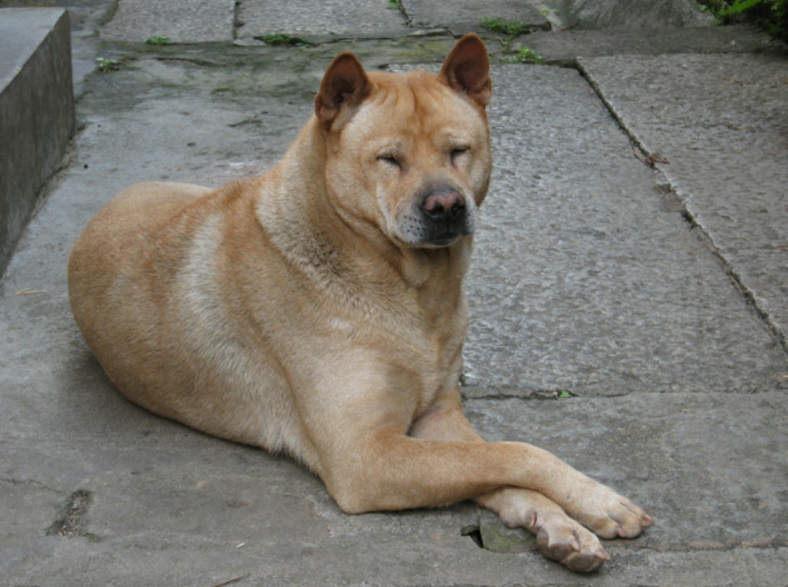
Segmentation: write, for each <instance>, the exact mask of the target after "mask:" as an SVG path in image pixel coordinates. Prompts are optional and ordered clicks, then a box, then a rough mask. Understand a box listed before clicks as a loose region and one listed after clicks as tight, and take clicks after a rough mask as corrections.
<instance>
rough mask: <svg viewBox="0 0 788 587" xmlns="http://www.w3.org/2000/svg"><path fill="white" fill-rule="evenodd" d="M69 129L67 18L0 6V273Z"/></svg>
mask: <svg viewBox="0 0 788 587" xmlns="http://www.w3.org/2000/svg"><path fill="white" fill-rule="evenodd" d="M73 128H74V98H73V90H72V79H71V34H70V30H69V19H68V13H67V12H66V11H65V10H63V9H62V8H2V9H0V137H2V140H0V275H1V274H2V273H3V270H4V269H5V267H6V264H7V263H8V260H9V258H10V256H11V253H12V252H13V250H14V247H15V245H16V243H17V240H18V239H19V237H20V235H21V234H22V231H23V230H24V227H25V224H26V223H27V221H28V219H29V218H30V216H31V214H32V213H33V209H34V208H35V206H36V202H37V201H38V196H39V192H40V190H41V188H42V186H43V185H44V183H45V182H46V181H47V180H48V179H49V178H50V176H51V175H52V174H53V173H54V172H55V171H56V170H57V169H58V168H59V167H60V164H61V160H62V158H63V155H64V153H65V151H66V147H67V146H68V141H69V138H70V137H71V132H72V130H73Z"/></svg>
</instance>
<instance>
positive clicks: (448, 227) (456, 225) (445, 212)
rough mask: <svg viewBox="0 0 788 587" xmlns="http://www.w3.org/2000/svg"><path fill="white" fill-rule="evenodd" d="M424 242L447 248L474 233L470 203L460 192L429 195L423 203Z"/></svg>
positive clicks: (449, 191) (421, 209)
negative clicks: (458, 239) (457, 240)
mask: <svg viewBox="0 0 788 587" xmlns="http://www.w3.org/2000/svg"><path fill="white" fill-rule="evenodd" d="M420 213H421V214H420V215H421V221H422V224H423V234H422V242H423V243H424V244H426V245H432V246H438V247H440V246H446V245H449V244H451V243H452V242H454V241H455V240H456V239H457V238H458V237H460V236H465V235H468V234H470V233H471V232H473V228H474V226H473V225H474V224H475V223H473V222H472V221H471V219H472V218H473V215H472V213H471V212H470V211H469V207H468V202H467V200H466V199H465V197H464V196H463V195H462V194H460V193H459V192H458V191H455V190H452V189H446V190H441V191H436V192H432V193H429V194H427V195H426V196H424V197H423V199H422V201H421V208H420Z"/></svg>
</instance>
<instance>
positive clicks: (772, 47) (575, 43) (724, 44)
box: [520, 25, 781, 66]
mask: <svg viewBox="0 0 788 587" xmlns="http://www.w3.org/2000/svg"><path fill="white" fill-rule="evenodd" d="M520 44H521V45H523V46H525V47H527V48H528V49H531V50H532V51H536V52H537V53H539V54H540V55H541V56H542V57H543V58H544V59H545V60H546V61H547V62H548V63H554V62H557V63H565V64H570V65H572V66H574V62H575V59H576V58H577V57H581V56H582V57H602V56H606V55H670V54H681V53H753V52H762V51H779V50H780V49H781V46H780V44H779V43H776V42H774V41H772V40H771V39H770V38H769V37H768V36H766V35H764V34H763V33H762V32H760V31H758V30H756V29H754V28H752V27H749V26H743V25H741V26H724V27H723V26H721V27H687V28H671V29H658V30H612V31H611V30H582V29H581V30H577V29H572V30H567V31H552V32H544V31H537V32H535V33H533V34H531V35H528V36H527V37H523V38H521V39H520Z"/></svg>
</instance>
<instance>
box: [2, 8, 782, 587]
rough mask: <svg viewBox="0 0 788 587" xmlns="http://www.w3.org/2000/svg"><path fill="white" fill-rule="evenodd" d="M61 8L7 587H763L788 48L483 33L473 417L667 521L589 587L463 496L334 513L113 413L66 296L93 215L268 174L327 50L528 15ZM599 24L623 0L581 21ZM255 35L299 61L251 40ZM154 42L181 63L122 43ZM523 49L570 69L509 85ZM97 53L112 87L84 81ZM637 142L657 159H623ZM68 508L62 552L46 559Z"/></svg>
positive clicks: (693, 38) (392, 57) (244, 467)
mask: <svg viewBox="0 0 788 587" xmlns="http://www.w3.org/2000/svg"><path fill="white" fill-rule="evenodd" d="M677 1H678V0H677ZM61 4H64V5H67V6H70V7H71V8H70V9H71V10H72V11H73V14H72V23H75V24H74V26H75V29H74V30H75V41H74V42H75V51H74V56H75V68H74V71H75V76H76V82H77V83H76V88H77V91H78V93H79V100H78V102H77V107H78V118H79V122H80V131H79V132H78V134H77V135H76V137H75V139H74V142H73V146H72V149H71V152H70V154H69V158H68V159H67V160H66V168H65V170H64V171H63V172H62V173H61V174H60V175H59V176H58V177H57V178H56V180H55V181H53V182H52V183H51V185H50V186H48V189H47V193H48V196H47V198H46V201H45V204H44V205H43V206H42V207H41V208H40V210H39V211H38V213H37V215H36V216H35V218H34V220H33V221H32V222H31V224H30V225H29V226H28V227H27V229H26V232H25V234H24V237H23V239H22V241H21V243H20V245H19V247H18V248H17V251H16V253H15V255H14V257H13V258H12V260H11V263H10V265H9V267H8V270H7V272H6V274H5V275H4V276H3V278H2V281H0V331H1V332H2V333H3V336H2V337H0V383H1V385H0V430H3V434H2V435H1V436H0V449H1V450H0V511H2V513H3V529H4V532H3V534H2V536H0V567H1V568H3V570H4V577H5V579H4V580H6V581H7V582H8V584H10V585H14V586H22V585H47V584H53V585H54V584H57V585H86V586H91V585H101V586H105V585H124V586H135V585H140V586H142V585H146V586H148V585H206V586H210V585H218V584H221V583H223V582H226V581H231V580H235V583H233V584H237V585H239V586H245V585H529V586H540V585H579V584H583V585H587V584H589V582H593V583H594V584H597V585H603V586H607V585H609V586H612V587H623V586H627V585H634V584H638V585H666V586H667V585H671V586H673V585H679V586H681V585H687V586H692V587H695V586H717V585H730V584H737V585H738V584H756V585H765V586H771V585H774V586H782V585H784V583H785V580H784V576H785V572H784V571H785V568H786V565H788V547H787V546H786V542H787V541H788V535H786V528H788V518H786V512H788V493H786V491H785V478H786V473H788V458H787V457H786V455H788V434H786V430H788V427H787V426H786V424H788V403H786V390H787V389H788V353H786V349H785V346H784V341H785V319H786V316H785V315H784V314H785V311H786V310H785V308H784V302H785V299H786V296H785V295H784V294H785V292H786V291H788V290H786V289H785V288H786V287H788V281H787V280H788V271H786V269H788V266H786V262H787V261H786V259H788V257H786V253H785V250H784V248H782V245H783V244H784V243H785V242H788V240H787V239H788V232H787V231H786V228H785V227H786V226H788V223H786V222H783V221H782V220H783V216H784V214H785V213H788V212H787V210H788V208H785V205H786V204H785V199H784V198H783V195H784V190H785V185H786V183H787V182H786V180H788V176H786V171H785V170H786V166H785V165H782V164H781V163H782V162H783V160H784V159H785V156H786V153H788V145H786V143H785V141H784V140H783V139H784V135H785V133H784V132H782V133H781V129H783V127H784V122H785V120H784V118H785V117H784V112H785V102H786V98H785V92H784V91H782V90H783V89H784V84H783V83H782V82H783V81H784V80H788V60H786V57H785V53H784V50H782V49H781V48H780V47H778V46H775V45H774V44H772V43H770V42H769V41H768V40H767V39H765V38H764V37H763V36H762V35H760V34H758V33H757V32H755V31H753V30H750V29H741V28H731V29H719V28H713V27H707V26H701V27H697V28H675V27H674V28H662V29H659V30H657V31H656V32H649V31H646V30H641V29H638V30H636V31H634V32H633V30H632V28H626V27H624V28H621V29H616V30H610V29H608V28H602V29H596V30H576V29H572V30H571V31H564V32H548V31H542V32H537V33H534V34H532V35H528V36H521V37H519V38H517V39H514V40H512V42H511V43H506V44H502V43H501V42H500V40H499V37H500V35H498V34H492V33H489V32H484V31H483V30H482V32H483V34H485V36H486V40H487V43H488V46H489V48H490V50H491V52H492V53H493V59H494V62H495V65H494V67H493V76H494V77H493V84H494V98H493V102H492V104H491V106H490V121H491V127H492V131H493V141H494V143H493V148H494V156H495V171H494V176H493V183H492V187H491V191H490V196H489V198H488V200H487V202H485V205H484V208H483V217H482V223H481V226H480V229H479V233H478V237H477V239H476V245H475V246H476V250H475V258H474V262H473V267H472V272H471V274H470V276H469V278H468V283H467V291H468V296H469V299H470V301H471V304H472V310H473V316H472V320H473V322H472V327H471V332H470V337H469V341H468V345H467V348H466V355H465V356H466V369H465V374H464V377H463V381H464V387H463V394H464V396H465V398H466V412H467V413H468V416H469V418H470V419H471V421H472V422H473V424H474V425H475V426H476V427H477V428H478V429H479V431H480V432H481V433H482V434H483V435H484V436H485V437H486V438H488V439H490V440H524V441H529V442H533V443H534V444H537V445H539V446H542V447H544V448H546V449H549V450H551V451H553V452H555V453H556V454H558V455H559V456H561V457H562V458H564V459H566V460H567V461H569V462H570V463H571V464H573V465H575V466H577V467H578V468H580V469H581V470H583V471H584V472H587V473H589V474H591V475H592V476H594V477H595V478H597V479H599V480H600V481H603V482H605V483H608V484H610V485H612V486H613V487H615V488H616V489H618V490H620V491H622V492H624V493H625V494H627V495H628V496H630V497H632V498H633V499H634V500H635V501H636V502H638V503H641V504H642V505H644V506H645V507H646V508H647V509H648V510H649V511H650V512H651V513H652V514H653V515H654V517H655V518H656V519H657V523H656V524H655V525H654V526H653V527H652V528H649V529H648V531H647V532H646V533H645V534H644V535H643V536H642V537H640V538H639V539H637V540H635V541H612V542H609V543H608V544H606V548H607V549H608V550H609V551H610V553H611V554H612V556H613V560H612V561H611V562H610V563H609V564H608V565H606V566H605V568H604V570H603V571H602V572H601V573H599V574H598V575H596V576H593V577H581V576H576V575H573V574H572V573H571V572H569V571H566V570H565V569H563V568H561V567H559V566H558V565H555V564H554V563H551V562H550V561H547V560H545V559H544V558H543V557H541V556H540V555H538V554H537V553H535V552H533V549H532V543H531V542H529V541H528V540H527V539H525V540H524V538H526V537H525V536H524V535H523V534H522V533H520V532H514V533H511V532H506V531H504V529H503V528H502V526H501V525H500V523H499V522H497V520H496V519H495V518H493V517H491V516H489V515H487V514H485V513H483V512H482V513H480V512H479V510H478V509H477V508H476V507H475V506H473V505H472V504H468V503H462V504H456V505H454V506H451V507H448V508H443V509H439V510H427V511H424V510H419V511H409V512H400V513H386V514H368V515H364V516H353V517H351V516H347V515H345V514H343V513H341V512H340V511H339V510H338V508H337V507H336V505H335V504H334V503H333V502H332V501H331V499H330V498H329V497H328V495H327V494H326V492H325V489H324V488H323V486H322V484H321V483H320V482H319V481H318V480H317V479H316V478H314V477H313V476H311V475H310V474H309V473H307V472H305V471H304V470H303V469H301V468H300V467H299V466H298V465H296V464H295V463H293V462H291V461H289V460H287V459H282V458H277V457H272V456H270V455H267V454H265V453H263V452H261V451H259V450H255V449H252V448H249V447H244V446H239V445H235V444H231V443H227V442H223V441H220V440H217V439H214V438H210V437H207V436H204V435H201V434H199V433H196V432H194V431H191V430H189V429H186V428H184V427H183V426H180V425H178V424H175V423H173V422H169V421H166V420H162V419H160V418H157V417H155V416H152V415H151V414H149V413H147V412H145V411H144V410H141V409H139V408H137V407H135V406H133V405H131V404H130V403H129V402H127V401H126V400H125V399H123V398H122V397H121V396H120V395H119V394H118V393H117V392H116V391H115V390H114V389H113V388H112V386H111V385H110V383H109V382H108V381H107V379H106V377H105V376H104V375H103V374H102V372H101V371H100V369H99V368H98V366H97V365H96V362H95V360H93V359H92V357H91V356H90V353H89V351H88V350H87V349H86V347H85V345H84V343H83V341H82V339H81V337H80V335H79V332H78V330H77V328H76V326H75V325H74V323H73V319H72V318H71V315H70V310H69V307H68V300H67V295H66V278H65V262H66V259H67V256H68V252H69V250H70V247H71V245H72V243H73V242H74V240H75V239H76V237H77V235H78V234H79V232H80V231H81V230H82V228H83V227H84V225H85V223H86V222H87V220H88V219H89V218H90V217H91V216H92V215H93V214H95V212H96V211H98V209H99V208H100V207H101V206H102V205H103V204H104V203H105V202H106V201H108V199H109V198H111V197H112V195H114V194H115V193H117V192H118V191H119V190H120V189H122V188H123V187H126V186H127V185H129V184H131V183H133V182H135V181H139V180H143V179H170V180H183V181H192V182H197V183H203V184H205V185H212V186H218V185H220V184H221V183H223V182H225V181H227V180H229V179H233V178H237V177H243V176H246V175H251V174H257V173H261V172H263V171H265V170H266V169H269V168H270V167H271V166H272V165H273V164H274V163H275V162H276V161H277V160H278V158H279V157H280V156H281V154H282V153H283V151H284V149H285V148H286V147H287V145H288V144H289V143H290V141H291V140H292V139H293V137H294V136H295V134H296V133H297V132H298V130H299V129H300V127H301V125H302V124H303V122H304V121H305V120H306V119H307V117H308V116H309V114H310V113H311V111H312V108H313V105H312V104H313V103H312V99H313V96H314V92H315V89H316V88H317V85H318V84H319V81H320V78H321V76H322V73H323V71H324V69H325V67H326V65H327V64H328V63H329V61H330V59H331V58H332V57H333V56H334V55H335V54H336V53H338V52H339V51H341V50H344V49H350V50H353V51H354V52H356V54H357V55H359V57H360V58H361V59H362V61H363V62H364V64H365V66H366V67H368V68H370V69H372V68H386V69H390V70H396V69H402V68H409V67H414V66H415V65H414V64H419V65H418V66H419V67H421V68H436V67H438V66H439V63H440V61H441V60H442V59H443V57H445V55H446V53H447V51H448V50H449V49H450V48H451V46H452V45H453V43H454V41H455V39H454V38H453V37H452V36H450V35H447V34H445V33H446V31H451V32H452V33H453V34H460V33H461V32H464V30H466V29H464V28H463V27H467V30H473V29H474V28H475V27H478V25H479V22H478V19H479V18H481V17H493V16H501V17H506V18H513V17H514V16H517V15H514V16H510V14H509V13H507V12H505V10H508V9H521V10H524V11H530V12H529V14H540V15H541V14H542V13H541V12H540V10H542V9H544V8H545V4H547V3H545V4H541V3H537V2H533V3H531V2H521V3H511V2H509V3H507V2H500V3H498V4H495V5H492V4H490V5H487V4H485V6H483V7H479V6H478V5H477V6H474V3H470V2H461V3H458V5H457V7H456V9H455V10H453V11H452V12H453V14H449V15H446V14H445V13H443V12H441V11H439V10H438V8H440V7H441V6H440V4H439V3H431V2H421V1H419V2H417V1H416V0H411V1H410V2H408V1H404V2H403V4H404V8H405V12H406V15H407V16H408V17H409V18H410V20H411V24H410V25H408V24H406V19H405V18H404V16H403V14H402V13H400V12H399V11H397V10H390V9H388V8H386V5H387V4H388V3H387V2H385V1H381V2H380V3H379V4H380V5H379V6H378V5H376V4H374V3H372V2H365V3H358V4H357V5H353V10H352V11H350V12H348V11H347V5H348V3H333V2H311V1H309V0H302V1H299V2H288V3H286V4H285V3H282V4H281V5H279V6H277V7H274V4H273V3H266V2H261V1H257V0H242V1H241V2H239V3H234V2H229V3H228V2H225V1H223V0H217V1H216V2H214V1H211V2H201V3H199V6H198V3H195V2H191V1H188V0H186V1H181V0H179V1H178V2H177V3H176V2H170V3H167V5H166V6H165V5H164V4H163V3H159V2H152V1H151V0H148V1H147V2H145V1H143V0H120V1H119V2H118V3H117V10H114V9H115V4H116V3H114V2H110V1H103V0H89V1H87V0H85V1H77V0H74V1H73V2H69V1H67V0H64V1H63V2H61ZM581 4H582V6H581ZM603 4H604V5H605V6H610V5H612V4H615V2H613V1H612V0H611V3H607V4H606V3H598V4H597V5H596V6H598V7H600V8H598V10H600V11H602V12H599V13H598V14H597V16H594V17H593V18H592V17H591V16H589V17H588V22H589V23H591V22H594V19H595V18H597V17H598V18H599V19H601V18H602V17H603V16H604V15H605V13H604V11H603V10H602V7H603ZM679 4H681V6H680V9H681V10H683V9H684V8H685V7H686V3H684V2H679ZM632 5H633V6H635V3H633V4H632ZM492 6H494V7H495V10H496V11H499V12H496V13H495V14H491V13H490V11H491V10H492V8H491V7H492ZM507 6H508V7H509V8H506V7H507ZM575 6H581V7H582V8H583V10H590V9H591V8H592V7H593V6H595V5H594V4H592V3H585V4H583V3H578V2H575ZM343 7H344V8H343ZM444 8H445V7H444ZM474 10H475V11H474ZM168 11H169V12H168ZM274 11H278V12H274ZM288 11H289V12H288ZM348 14H351V15H352V18H351V17H350V16H348ZM74 16H76V18H74ZM552 16H553V20H555V17H554V15H552ZM109 17H112V18H111V19H110V20H108V21H107V19H108V18H109ZM176 17H177V18H176ZM534 18H536V17H534ZM650 18H651V20H650V21H649V22H650V23H651V24H654V20H653V18H654V17H653V16H652V17H650ZM146 19H147V20H146ZM540 22H541V21H540ZM544 22H547V20H546V19H545V21H544ZM633 22H634V21H633ZM570 24H571V23H570ZM587 24H588V23H587ZM661 24H662V26H669V25H670V26H673V25H672V24H671V23H670V22H662V23H661ZM673 24H675V23H673ZM685 24H686V23H685ZM697 24H698V23H697V22H693V26H694V25H697ZM553 26H554V28H560V26H565V25H563V24H562V23H561V22H557V24H554V25H553ZM168 27H169V28H168ZM342 27H344V28H342ZM580 28H582V27H578V29H580ZM275 32H279V33H284V34H288V35H291V36H302V37H304V38H307V39H308V40H311V41H312V42H313V43H316V45H315V46H311V47H272V46H268V45H264V44H262V42H261V41H260V40H259V39H258V38H257V37H261V38H262V37H263V36H264V35H266V34H270V33H275ZM427 33H429V34H427ZM153 35H159V36H167V37H170V39H171V41H173V42H174V43H173V44H170V45H166V46H161V47H156V46H148V45H144V44H143V41H144V40H145V39H147V38H150V37H151V36H153ZM504 40H505V41H506V39H504ZM734 41H735V44H732V43H733V42H734ZM519 46H527V47H531V48H534V49H536V50H538V51H539V52H540V53H542V55H543V56H544V57H545V59H546V60H547V62H548V63H553V64H562V65H570V66H571V67H570V68H566V67H551V66H548V67H537V66H532V65H523V64H509V63H505V62H504V59H505V58H507V57H510V51H511V50H512V49H514V50H516V49H517V48H518V47H519ZM507 47H508V48H507ZM97 56H103V57H110V58H113V59H117V60H118V61H122V64H121V66H120V67H119V68H118V69H117V70H115V71H111V72H109V73H104V74H101V73H97V72H96V73H89V74H88V73H87V71H86V70H87V67H86V64H88V63H90V62H91V61H92V59H93V58H94V57H97ZM77 60H78V61H79V62H80V64H81V65H80V66H77V65H76V61H77ZM783 130H784V129H783ZM632 138H634V139H635V140H636V141H637V143H638V144H639V145H640V146H641V147H642V149H643V150H644V151H646V153H653V152H655V151H656V152H659V153H660V154H661V155H662V156H663V157H664V158H665V159H666V160H668V161H669V162H670V163H669V164H664V163H657V164H656V168H650V167H647V166H645V165H644V164H643V163H641V162H640V161H639V160H638V159H637V158H636V157H635V156H634V155H633V151H632V147H631V145H630V140H631V139H632ZM763 209H765V210H767V212H766V213H764V212H762V211H761V210H763ZM693 223H694V224H693ZM730 274H734V276H735V277H736V279H737V280H738V281H737V282H734V281H732V280H731V276H730ZM25 289H27V290H28V291H36V292H42V293H35V294H28V295H24V294H23V295H19V292H22V291H24V290H25ZM748 293H749V294H751V298H749V297H748V295H747V294H748ZM751 302H752V303H751ZM563 391H566V392H569V393H568V395H569V397H566V398H565V399H556V398H557V397H558V396H559V393H560V392H563ZM564 395H567V394H564ZM81 490H84V491H88V492H90V502H89V505H87V506H86V507H85V509H84V510H83V511H81V513H80V516H79V522H80V526H79V530H78V531H77V532H75V533H74V534H76V535H73V536H58V535H48V534H47V530H48V529H50V528H53V524H57V523H58V522H61V523H62V521H63V520H64V519H65V517H66V516H67V514H68V511H66V510H64V507H67V506H68V504H69V503H72V502H73V499H71V498H72V496H74V495H75V494H76V492H78V491H81ZM473 525H481V527H482V529H483V532H482V535H485V534H486V535H487V536H493V535H494V536H497V537H499V538H500V540H501V541H500V542H497V544H498V546H496V549H497V550H508V551H510V552H512V551H514V552H517V554H502V553H496V552H491V551H489V550H483V549H480V548H479V547H478V546H476V544H475V543H474V542H473V541H472V540H471V538H469V537H467V536H462V535H461V530H462V529H463V528H467V527H469V526H473Z"/></svg>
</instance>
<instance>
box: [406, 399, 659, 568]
mask: <svg viewBox="0 0 788 587" xmlns="http://www.w3.org/2000/svg"><path fill="white" fill-rule="evenodd" d="M410 433H411V434H412V435H413V436H416V437H419V438H432V439H437V440H452V439H455V440H461V441H470V442H474V441H475V442H484V441H483V440H482V438H481V437H480V436H479V435H478V434H477V433H476V431H475V430H474V429H473V427H472V426H471V424H470V423H469V422H468V420H467V419H466V418H465V415H464V414H463V413H462V408H461V405H460V401H459V393H457V394H456V395H452V396H451V397H448V398H445V399H443V400H442V401H440V402H438V403H437V404H436V405H435V406H434V408H433V409H432V410H431V411H430V412H428V413H427V414H426V415H425V416H424V417H422V418H421V419H420V420H418V421H417V422H416V423H415V424H414V426H413V427H412V429H411V432H410ZM578 474H579V473H578ZM604 489H605V490H606V491H610V490H609V489H607V488H604ZM475 500H476V502H477V503H479V504H480V505H482V506H484V507H486V508H488V509H491V510H492V511H494V512H495V513H497V514H498V515H499V516H500V517H501V519H502V521H503V522H504V523H505V524H506V525H507V526H509V527H510V528H515V527H523V528H526V529H528V530H530V531H531V532H533V533H534V534H535V535H536V537H537V545H538V547H539V550H540V551H541V552H542V554H544V555H545V556H547V557H548V558H551V559H553V560H556V561H559V562H561V563H563V564H565V565H566V566H567V567H569V568H570V569H572V570H574V571H579V572H591V571H595V570H597V569H599V568H600V567H601V566H602V565H603V564H604V563H605V561H607V560H610V557H609V556H608V554H607V552H605V550H604V548H603V547H602V544H601V543H600V542H599V539H598V538H597V536H596V535H594V534H593V533H592V532H589V531H588V530H587V529H586V528H585V527H584V526H583V525H581V524H579V523H578V522H577V521H575V520H574V519H572V518H571V517H569V516H568V515H567V513H566V512H565V510H564V509H563V508H562V507H561V506H559V505H558V504H557V503H556V502H555V501H553V500H551V499H550V498H548V497H546V496H545V495H543V494H542V493H539V492H538V491H533V490H530V489H523V488H520V487H503V488H499V489H496V490H493V491H491V492H488V493H484V494H482V495H479V496H477V497H476V499H475ZM621 503H622V504H623V505H624V507H625V508H626V510H627V512H626V514H625V518H626V519H619V520H614V518H613V516H614V515H616V514H614V513H612V512H608V513H607V514H606V515H605V516H603V518H602V520H601V523H600V520H599V519H598V517H597V516H588V515H581V516H578V518H579V519H581V520H584V523H586V524H587V525H588V526H589V528H590V529H591V530H593V531H594V532H595V533H596V534H598V535H600V536H602V537H603V538H614V537H616V536H622V537H634V536H637V535H638V534H640V531H641V529H642V528H643V527H646V526H648V525H649V524H651V523H652V519H651V518H650V517H649V516H648V515H646V514H645V513H644V512H642V510H640V509H639V508H636V506H632V508H634V509H631V508H630V506H631V504H629V502H628V501H627V500H625V499H624V498H621ZM619 516H620V514H619ZM605 518H606V519H605Z"/></svg>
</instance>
